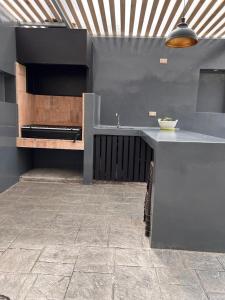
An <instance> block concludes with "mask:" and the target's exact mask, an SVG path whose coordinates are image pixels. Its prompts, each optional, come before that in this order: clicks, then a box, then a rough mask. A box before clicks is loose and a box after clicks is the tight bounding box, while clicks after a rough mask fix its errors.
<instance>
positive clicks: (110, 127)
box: [101, 125, 136, 130]
mask: <svg viewBox="0 0 225 300" xmlns="http://www.w3.org/2000/svg"><path fill="white" fill-rule="evenodd" d="M101 127H102V128H103V129H104V128H105V129H124V130H125V129H135V128H136V127H131V126H119V127H118V126H116V125H101Z"/></svg>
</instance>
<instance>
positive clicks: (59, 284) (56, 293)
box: [26, 275, 69, 300]
mask: <svg viewBox="0 0 225 300" xmlns="http://www.w3.org/2000/svg"><path fill="white" fill-rule="evenodd" d="M68 284H69V277H64V276H52V275H38V277H37V280H36V281H35V283H34V285H33V286H32V288H31V289H30V291H29V293H28V294H27V297H26V300H49V299H51V300H63V299H64V296H65V293H66V290H67V287H68Z"/></svg>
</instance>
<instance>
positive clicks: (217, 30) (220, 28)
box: [209, 22, 225, 37]
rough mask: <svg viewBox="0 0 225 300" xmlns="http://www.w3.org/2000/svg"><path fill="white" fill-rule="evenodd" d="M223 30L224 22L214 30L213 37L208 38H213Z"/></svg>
mask: <svg viewBox="0 0 225 300" xmlns="http://www.w3.org/2000/svg"><path fill="white" fill-rule="evenodd" d="M223 28H225V22H224V23H223V24H222V25H220V26H219V27H218V28H217V29H216V31H214V32H213V35H209V37H213V36H215V35H216V34H217V33H218V32H220V31H221V30H222V29H223Z"/></svg>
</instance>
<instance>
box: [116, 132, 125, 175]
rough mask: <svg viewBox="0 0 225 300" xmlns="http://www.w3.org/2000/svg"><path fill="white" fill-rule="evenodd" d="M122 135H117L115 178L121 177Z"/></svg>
mask: <svg viewBox="0 0 225 300" xmlns="http://www.w3.org/2000/svg"><path fill="white" fill-rule="evenodd" d="M123 139H124V137H123V136H118V158H117V163H118V164H117V180H122V179H123Z"/></svg>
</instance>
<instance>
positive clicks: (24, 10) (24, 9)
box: [14, 0, 36, 22]
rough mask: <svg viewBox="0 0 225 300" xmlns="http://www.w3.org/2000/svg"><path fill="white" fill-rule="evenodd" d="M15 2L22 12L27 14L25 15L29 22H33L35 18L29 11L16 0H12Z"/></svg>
mask: <svg viewBox="0 0 225 300" xmlns="http://www.w3.org/2000/svg"><path fill="white" fill-rule="evenodd" d="M14 2H15V4H16V5H17V6H18V7H19V8H20V9H21V10H22V12H23V13H24V14H25V15H27V17H28V18H29V19H30V20H31V22H35V21H36V20H35V19H34V18H33V16H32V15H31V14H30V13H29V11H28V10H27V9H26V8H25V7H24V5H22V4H21V3H20V2H19V1H18V0H14Z"/></svg>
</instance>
